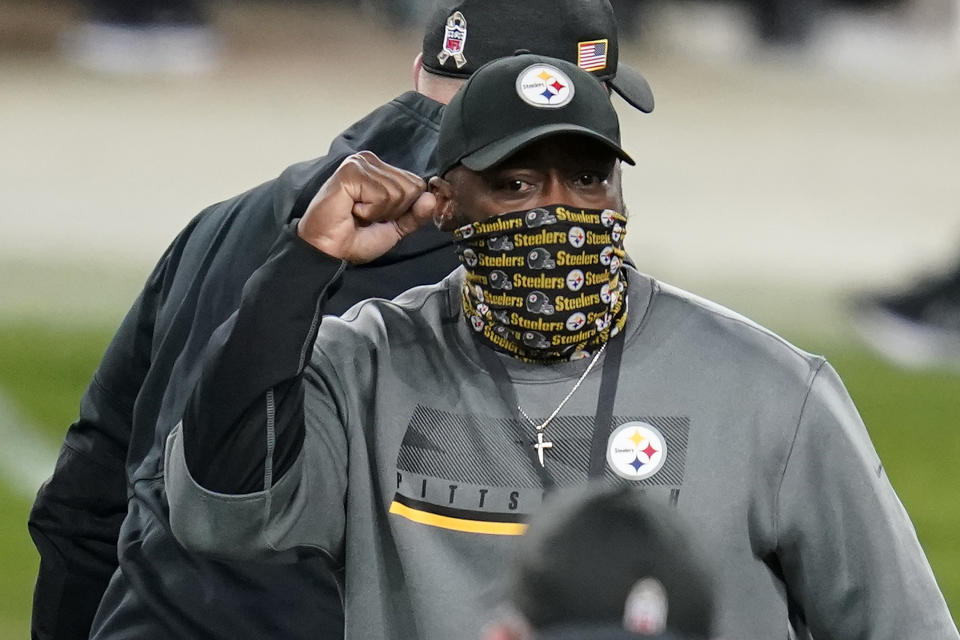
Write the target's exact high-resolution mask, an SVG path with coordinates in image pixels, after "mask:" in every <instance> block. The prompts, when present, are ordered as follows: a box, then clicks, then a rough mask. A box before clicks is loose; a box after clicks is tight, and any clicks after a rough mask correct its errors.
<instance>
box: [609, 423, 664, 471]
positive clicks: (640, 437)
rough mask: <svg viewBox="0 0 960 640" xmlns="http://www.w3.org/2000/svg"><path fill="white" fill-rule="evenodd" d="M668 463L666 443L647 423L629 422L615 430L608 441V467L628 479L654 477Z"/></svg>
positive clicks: (661, 435)
mask: <svg viewBox="0 0 960 640" xmlns="http://www.w3.org/2000/svg"><path fill="white" fill-rule="evenodd" d="M666 460H667V441H666V440H665V439H664V437H663V434H661V433H660V432H659V431H658V430H657V429H656V428H655V427H653V426H652V425H650V424H648V423H646V422H628V423H626V424H622V425H620V426H619V427H617V428H616V429H615V430H614V432H613V433H611V434H610V439H609V440H607V464H608V465H610V468H611V469H613V471H614V472H615V473H616V474H617V475H618V476H620V477H621V478H626V479H627V480H643V479H644V478H649V477H650V476H652V475H654V474H655V473H657V472H658V471H660V469H661V468H663V463H664V462H666Z"/></svg>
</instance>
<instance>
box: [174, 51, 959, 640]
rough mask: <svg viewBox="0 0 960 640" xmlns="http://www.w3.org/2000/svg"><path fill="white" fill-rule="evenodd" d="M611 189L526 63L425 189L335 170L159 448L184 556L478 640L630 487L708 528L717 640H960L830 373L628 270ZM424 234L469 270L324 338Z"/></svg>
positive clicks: (403, 631) (481, 101)
mask: <svg viewBox="0 0 960 640" xmlns="http://www.w3.org/2000/svg"><path fill="white" fill-rule="evenodd" d="M621 162H626V163H631V164H632V162H633V161H632V159H631V158H630V156H629V155H628V154H627V153H626V152H625V151H624V150H623V149H622V148H621V146H620V135H619V123H618V121H617V117H616V113H615V112H614V110H613V108H612V107H611V105H610V102H609V100H608V95H607V91H606V88H605V87H604V86H603V85H602V84H600V83H599V82H598V81H597V80H596V79H594V78H592V77H590V76H589V75H588V74H587V73H585V72H584V71H583V70H582V69H580V68H578V67H577V66H575V65H573V64H571V63H568V62H564V61H562V60H556V59H552V58H544V57H539V56H533V55H529V54H527V55H517V56H514V57H512V58H506V59H502V60H499V61H496V62H493V63H490V64H489V65H486V66H485V67H483V68H481V69H480V70H478V71H477V72H476V73H475V74H474V75H473V76H472V77H471V79H470V80H469V81H468V82H467V83H466V84H465V85H464V86H463V87H462V88H461V90H460V91H459V92H458V94H457V95H456V96H455V97H454V99H453V100H452V101H451V103H450V105H449V106H448V108H447V109H446V110H445V112H444V116H443V121H442V125H441V131H440V137H439V142H438V147H437V166H438V168H439V170H438V174H437V175H436V176H434V177H432V178H431V179H430V180H429V190H425V188H426V187H427V184H426V183H425V182H424V181H423V180H422V179H421V178H419V177H417V176H415V175H413V174H411V173H408V172H405V171H401V170H399V169H396V168H394V167H391V166H389V165H387V164H385V163H383V162H382V161H380V160H379V159H378V158H377V157H376V156H374V155H372V154H369V153H359V154H356V155H354V156H351V157H349V158H348V159H347V160H346V161H344V163H343V164H342V165H341V166H340V167H339V169H337V171H336V172H335V173H334V175H333V176H332V177H331V178H330V179H329V180H328V181H327V182H326V183H325V184H324V185H323V187H321V189H320V190H319V192H318V193H317V195H316V197H315V198H314V199H313V201H312V202H311V203H310V205H309V206H308V207H307V211H306V213H305V215H304V216H303V218H301V219H300V220H299V221H296V222H293V223H291V224H290V225H289V226H288V227H287V228H286V229H285V230H284V232H283V234H282V235H281V237H280V238H279V239H278V241H277V244H276V245H275V247H274V250H273V253H272V255H271V257H270V259H268V261H267V262H266V263H265V264H264V266H263V267H261V268H260V269H259V270H258V271H257V272H256V273H255V274H254V275H253V276H252V277H251V279H250V280H249V281H248V283H247V285H246V287H245V291H244V297H243V301H242V303H241V305H240V308H239V310H238V311H237V313H236V314H235V315H234V316H232V317H231V319H230V320H229V321H228V322H227V323H225V324H224V325H223V326H222V327H221V328H220V329H219V330H218V331H217V333H215V334H214V336H213V338H212V340H211V343H210V345H209V347H208V351H207V354H206V357H205V364H204V368H203V373H202V375H201V378H200V382H199V383H198V385H197V387H196V389H195V390H194V393H193V395H192V396H191V399H190V401H189V403H188V405H187V409H186V411H185V413H184V417H183V421H182V423H181V425H179V426H178V427H177V428H176V429H174V430H173V432H172V433H171V435H170V437H169V438H168V440H167V448H166V456H165V486H166V490H167V495H168V498H169V504H170V522H171V526H172V529H173V532H174V534H175V535H176V536H177V538H178V540H179V541H180V542H181V543H182V544H183V545H184V546H186V547H187V548H189V549H192V550H195V551H199V552H205V553H209V554H212V555H215V556H216V555H219V556H224V557H246V558H251V559H257V560H274V561H278V562H284V561H287V562H292V561H296V560H297V559H299V558H303V557H308V556H310V555H313V554H322V555H325V556H327V557H329V558H330V559H331V560H332V561H333V562H334V563H336V564H337V565H338V566H340V567H341V568H342V584H343V589H344V600H345V606H346V635H347V637H348V638H357V639H360V638H363V639H367V638H396V639H398V640H400V639H403V640H409V639H412V638H431V639H438V640H441V639H442V640H446V639H450V638H476V637H477V636H478V634H479V632H480V629H481V628H482V626H483V625H484V624H485V623H487V622H489V621H490V619H491V612H490V607H491V605H492V604H493V599H492V597H491V589H492V587H493V585H494V583H495V580H496V579H497V577H498V576H500V575H501V574H502V573H503V571H504V569H505V566H506V563H508V562H509V558H510V557H511V551H512V549H513V548H514V545H515V543H516V536H517V535H519V534H521V533H523V531H524V528H525V522H526V520H527V518H528V517H529V516H530V515H531V514H533V513H535V512H536V511H537V510H538V508H539V506H540V504H541V502H542V500H543V497H544V495H545V493H546V492H549V491H553V490H562V489H563V487H568V486H572V485H581V484H584V483H586V482H590V481H592V482H597V483H607V484H622V485H626V486H629V487H632V488H633V489H635V490H636V491H637V492H642V493H643V494H644V495H645V497H646V499H648V500H650V501H652V502H657V503H663V504H666V505H670V506H673V507H674V508H676V509H677V511H678V513H679V514H680V516H681V517H683V518H685V519H687V520H689V521H690V522H692V524H693V528H694V538H695V540H694V542H695V544H696V545H697V546H698V547H700V548H705V549H708V550H709V551H710V552H711V553H712V558H710V560H711V563H712V564H713V565H714V568H715V570H716V575H717V576H718V577H717V580H718V581H719V583H720V584H719V585H718V586H719V587H720V588H719V590H718V592H719V595H718V601H717V603H716V604H717V610H718V612H719V618H718V624H717V627H718V631H719V634H720V635H721V636H722V637H725V638H736V639H741V638H764V639H767V638H787V637H788V636H789V634H794V635H795V636H797V637H811V636H812V637H815V638H817V639H818V640H822V639H828V638H837V639H841V638H842V639H844V640H848V639H853V638H864V639H866V638H869V639H872V640H878V639H881V638H885V639H890V640H893V639H898V640H899V639H902V638H930V639H933V638H936V639H942V638H948V639H956V638H958V637H960V636H958V634H957V630H956V627H955V625H954V624H953V622H952V620H951V618H950V614H949V612H948V610H947V607H946V604H945V602H944V600H943V597H942V595H941V594H940V591H939V589H938V587H937V585H936V581H935V579H934V576H933V574H932V572H931V570H930V567H929V564H928V563H927V561H926V559H925V557H924V555H923V551H922V549H921V548H920V545H919V543H918V541H917V538H916V535H915V533H914V530H913V527H912V525H911V524H910V521H909V519H908V517H907V515H906V513H905V512H904V510H903V507H902V505H901V504H900V501H899V500H898V499H897V497H896V495H895V493H894V491H893V489H892V487H891V486H890V484H889V482H888V480H887V478H886V476H885V474H884V473H883V467H882V465H881V464H880V461H879V460H878V458H877V455H876V452H875V451H874V449H873V446H872V445H871V443H870V439H869V437H868V435H867V432H866V429H865V428H864V425H863V423H862V422H861V420H860V417H859V415H858V414H857V411H856V409H855V408H854V406H853V404H852V402H851V400H850V398H849V396H848V394H847V393H846V391H845V390H844V388H843V385H842V384H841V382H840V380H839V378H838V377H837V374H836V373H835V372H834V370H833V369H832V368H831V367H830V366H829V365H828V364H826V363H825V362H824V360H823V359H822V358H819V357H816V356H812V355H810V354H807V353H804V352H802V351H800V350H798V349H796V348H795V347H793V346H791V345H790V344H788V343H786V342H785V341H784V340H782V339H781V338H779V337H777V336H775V335H773V334H771V333H770V332H769V331H767V330H765V329H763V328H761V327H759V326H757V325H756V324H754V323H752V322H750V321H749V320H747V319H745V318H743V317H741V316H738V315H736V314H734V313H732V312H730V311H728V310H726V309H723V308H721V307H719V306H717V305H714V304H712V303H710V302H707V301H705V300H702V299H700V298H697V297H696V296H693V295H692V294H689V293H686V292H684V291H681V290H679V289H676V288H674V287H671V286H669V285H666V284H663V283H660V282H658V281H656V280H654V279H653V278H651V277H649V276H646V275H644V274H642V273H640V272H638V271H637V270H635V269H634V268H633V267H631V266H630V265H629V264H625V263H624V261H625V255H624V251H623V237H624V233H625V231H626V222H627V221H626V217H625V216H624V215H623V213H622V212H623V211H624V203H623V198H622V193H621V189H620V164H621ZM431 217H433V218H434V221H435V222H436V223H437V224H438V225H439V226H440V227H441V228H443V229H448V230H451V231H453V233H454V238H455V239H456V242H457V246H458V252H459V255H460V259H461V262H462V268H460V269H458V270H457V271H455V272H454V273H453V274H451V275H450V276H449V277H447V278H446V279H444V280H443V281H442V282H440V283H439V284H437V285H433V286H429V287H421V288H416V289H412V290H410V291H408V292H407V293H405V294H403V295H401V296H400V297H398V298H396V299H394V300H393V301H383V300H373V301H367V302H363V303H360V304H359V305H357V306H356V307H354V308H353V309H351V310H350V311H348V312H347V313H346V314H345V315H344V316H342V317H341V318H333V317H323V316H322V314H323V308H324V303H325V300H326V299H327V297H328V296H330V295H331V293H332V292H333V291H335V289H336V286H337V281H338V279H339V277H340V274H341V273H342V271H343V269H344V268H345V266H346V265H347V264H349V263H363V262H365V261H369V260H372V259H374V258H376V257H377V256H379V255H381V254H382V253H383V252H385V251H387V250H388V249H389V248H390V247H392V246H393V245H394V244H395V243H396V242H398V241H399V239H400V238H402V237H404V236H405V235H407V234H409V233H411V232H412V231H413V230H414V229H416V228H417V227H418V226H420V225H421V224H423V223H424V222H426V221H427V220H429V219H430V218H431ZM554 560H555V561H556V562H557V563H560V564H562V563H563V562H564V561H565V559H564V558H563V557H561V556H559V555H558V557H556V558H555V559H554ZM602 570H603V567H597V571H602ZM548 587H549V585H544V588H548Z"/></svg>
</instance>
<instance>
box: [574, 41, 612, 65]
mask: <svg viewBox="0 0 960 640" xmlns="http://www.w3.org/2000/svg"><path fill="white" fill-rule="evenodd" d="M577 66H578V67H580V68H581V69H583V70H584V71H599V70H600V69H606V68H607V39H606V38H604V39H603V40H589V41H587V42H580V43H577Z"/></svg>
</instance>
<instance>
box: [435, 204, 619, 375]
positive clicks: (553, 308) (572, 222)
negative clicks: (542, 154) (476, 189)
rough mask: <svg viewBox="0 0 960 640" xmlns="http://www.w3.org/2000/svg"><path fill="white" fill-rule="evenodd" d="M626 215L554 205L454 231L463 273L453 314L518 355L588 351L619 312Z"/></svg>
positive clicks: (612, 329) (614, 326) (614, 328)
mask: <svg viewBox="0 0 960 640" xmlns="http://www.w3.org/2000/svg"><path fill="white" fill-rule="evenodd" d="M626 222H627V220H626V218H625V217H624V216H623V215H622V214H620V213H617V212H615V211H611V210H610V209H604V210H600V209H581V208H577V207H571V206H568V205H562V204H559V205H551V206H548V207H539V208H536V209H530V210H529V211H515V212H512V213H504V214H502V215H499V216H494V217H492V218H487V219H486V220H483V221H481V222H474V223H472V224H468V225H465V226H462V227H460V228H459V229H457V230H456V231H454V232H453V234H454V238H455V239H456V242H457V253H458V255H459V256H460V262H461V263H462V264H463V266H464V267H465V268H466V270H467V278H466V281H465V283H464V286H463V313H464V315H465V316H466V318H467V321H468V322H469V323H470V326H471V327H473V330H474V331H476V334H477V336H478V338H479V339H480V340H481V341H483V342H485V343H487V344H488V345H489V346H490V347H492V348H494V349H496V350H497V351H501V352H504V353H507V354H509V355H511V356H514V357H517V358H520V359H522V360H527V361H535V362H557V361H563V360H575V359H578V358H584V357H589V356H591V355H593V354H594V353H595V352H596V350H597V349H599V348H600V347H601V346H602V345H603V344H604V343H605V342H606V341H607V339H609V338H610V337H612V336H614V335H616V334H617V332H619V331H621V330H622V329H623V326H624V324H625V323H626V319H627V314H626V301H625V298H626V296H625V291H626V280H625V275H624V274H623V273H622V270H621V266H622V263H623V258H624V250H623V237H624V234H625V231H626Z"/></svg>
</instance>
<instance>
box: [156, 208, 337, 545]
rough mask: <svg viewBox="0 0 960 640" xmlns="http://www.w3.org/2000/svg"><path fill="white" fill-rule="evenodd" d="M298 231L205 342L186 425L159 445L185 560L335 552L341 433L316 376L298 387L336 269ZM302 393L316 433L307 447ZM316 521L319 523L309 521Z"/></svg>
mask: <svg viewBox="0 0 960 640" xmlns="http://www.w3.org/2000/svg"><path fill="white" fill-rule="evenodd" d="M296 224H297V221H296V220H295V221H293V222H292V223H291V224H290V225H288V226H287V227H285V228H284V230H283V232H282V234H281V236H280V238H279V239H278V241H277V243H276V245H275V246H274V248H273V250H272V251H271V254H270V256H269V257H268V259H267V261H266V262H265V263H264V265H263V266H262V267H260V268H259V269H258V270H257V271H256V272H254V274H253V275H252V276H251V277H250V279H249V280H248V281H247V284H246V285H245V286H244V290H243V297H242V299H241V302H240V307H239V309H238V310H237V311H236V312H235V313H234V314H233V315H232V316H231V317H230V319H228V320H227V322H225V323H224V324H223V325H222V326H220V327H219V328H218V329H217V331H216V332H215V333H214V335H213V336H212V338H211V340H210V343H209V345H208V347H207V350H206V352H205V354H204V361H203V368H202V372H201V374H200V380H199V382H198V384H197V386H196V388H195V389H194V391H193V393H192V395H191V397H190V399H189V401H188V402H187V406H186V409H185V411H184V415H183V420H182V421H181V423H180V424H179V425H178V426H177V427H176V428H175V429H174V430H173V431H172V432H171V434H170V436H169V437H168V439H167V444H166V452H165V465H164V467H165V469H164V483H165V488H166V492H167V499H168V502H169V505H170V524H171V528H172V530H173V533H174V535H175V536H176V538H177V540H178V541H179V542H180V543H181V544H183V545H184V547H186V548H187V549H189V550H192V551H196V552H200V553H207V554H211V555H219V556H224V557H231V558H250V559H275V557H276V556H277V555H282V554H280V552H285V551H290V550H293V551H295V550H296V549H297V548H298V547H311V548H317V549H320V550H323V551H325V552H328V553H331V554H336V553H337V551H338V549H337V548H336V547H337V546H338V545H339V539H340V537H341V536H342V528H343V518H344V515H343V504H344V498H345V492H346V481H345V476H346V436H345V435H344V430H343V424H342V421H341V419H340V415H339V412H338V409H337V407H336V406H335V402H334V401H333V400H332V399H331V398H332V397H334V393H333V392H332V390H330V389H329V388H327V387H326V382H325V381H324V380H323V379H322V378H319V377H317V376H312V377H310V378H309V380H308V379H307V378H305V376H304V368H305V365H306V364H307V360H308V358H309V356H310V353H311V350H312V346H313V343H314V341H315V339H316V335H317V330H318V328H319V325H320V318H321V316H322V312H323V306H324V302H325V300H326V299H327V298H328V297H329V296H330V295H331V293H332V292H333V291H334V290H335V288H336V286H337V284H338V282H339V278H340V276H341V274H342V272H343V270H344V267H345V263H344V262H343V261H341V260H337V259H334V258H331V257H329V256H326V255H325V254H323V253H321V252H319V251H317V250H316V249H315V248H313V247H312V246H310V245H309V244H308V243H306V242H305V241H303V240H302V239H300V238H299V236H297V233H296ZM305 395H308V396H309V397H310V402H311V403H312V404H313V405H315V406H312V407H311V420H315V421H316V423H317V424H318V425H320V428H318V429H312V430H311V433H312V435H311V443H310V446H309V447H306V448H305V447H304V439H305V432H306V420H305V414H304V397H305ZM307 471H309V473H307ZM307 497H309V500H310V508H309V509H308V508H307V504H306V499H307ZM327 505H329V507H327ZM317 513H322V514H323V521H322V522H316V521H313V520H312V518H313V517H314V516H315V515H316V514H317Z"/></svg>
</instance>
